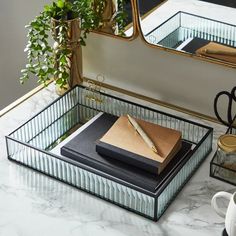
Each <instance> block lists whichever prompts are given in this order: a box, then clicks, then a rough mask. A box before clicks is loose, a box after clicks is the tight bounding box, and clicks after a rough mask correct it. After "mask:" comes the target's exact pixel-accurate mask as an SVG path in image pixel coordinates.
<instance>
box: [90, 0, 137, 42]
mask: <svg viewBox="0 0 236 236" xmlns="http://www.w3.org/2000/svg"><path fill="white" fill-rule="evenodd" d="M94 9H95V11H96V12H97V13H98V15H100V17H101V23H100V26H99V28H98V29H96V31H97V32H103V33H107V34H110V35H116V36H122V37H131V36H132V35H133V16H132V4H131V0H102V1H101V0H94Z"/></svg>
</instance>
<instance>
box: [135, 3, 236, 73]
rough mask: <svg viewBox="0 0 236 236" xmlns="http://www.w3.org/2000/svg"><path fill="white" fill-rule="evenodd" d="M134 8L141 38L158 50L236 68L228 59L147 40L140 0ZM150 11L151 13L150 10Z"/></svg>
mask: <svg viewBox="0 0 236 236" xmlns="http://www.w3.org/2000/svg"><path fill="white" fill-rule="evenodd" d="M167 1H168V0H165V1H164V2H162V3H160V4H159V5H158V6H157V7H155V9H157V8H158V7H160V6H161V5H163V4H164V3H166V2H167ZM134 10H135V18H136V23H137V31H138V34H139V36H140V37H141V40H142V41H143V42H144V43H145V44H146V45H147V46H149V47H152V48H155V49H157V50H162V51H166V52H170V53H174V54H177V55H182V56H185V57H189V58H194V59H197V60H201V61H206V62H210V63H213V64H218V65H221V66H226V67H229V68H233V69H235V68H236V64H234V63H231V62H227V61H223V60H217V59H214V58H211V57H207V56H204V55H196V54H190V53H187V52H183V51H178V50H175V49H172V48H167V47H163V46H160V45H153V44H151V43H149V42H147V40H146V39H145V37H144V35H143V32H142V27H141V22H140V18H141V17H140V14H139V12H140V11H139V4H138V0H134ZM148 13H149V14H150V11H149V12H148Z"/></svg>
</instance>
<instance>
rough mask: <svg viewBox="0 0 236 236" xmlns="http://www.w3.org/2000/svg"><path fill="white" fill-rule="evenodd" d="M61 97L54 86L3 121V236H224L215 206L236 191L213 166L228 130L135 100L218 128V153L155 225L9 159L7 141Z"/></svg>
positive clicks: (0, 158)
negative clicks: (215, 199)
mask: <svg viewBox="0 0 236 236" xmlns="http://www.w3.org/2000/svg"><path fill="white" fill-rule="evenodd" d="M55 97H56V95H55V93H54V90H53V86H51V87H49V88H46V89H44V90H42V91H40V92H39V93H37V94H36V95H34V96H33V97H31V98H29V99H28V100H26V101H25V102H24V103H23V104H21V105H19V106H18V107H16V108H15V109H13V110H12V111H10V112H9V113H7V114H6V115H4V116H2V117H1V118H0V150H1V152H0V236H54V235H55V236H75V235H76V236H78V235H81V236H94V235H96V236H124V235H129V236H134V235H135V236H151V235H152V236H154V235H160V236H189V235H191V236H217V235H221V232H222V229H223V228H224V222H223V219H222V218H220V217H218V216H217V215H216V213H215V212H214V211H213V210H212V208H211V206H210V201H211V198H212V196H213V195H214V194H215V193H216V192H217V191H221V190H225V191H229V192H234V191H235V187H234V186H233V185H229V184H226V183H224V182H221V181H219V180H216V179H213V178H211V177H209V163H210V160H211V159H212V156H213V153H214V150H215V145H216V143H215V141H216V138H217V137H218V136H219V135H220V134H222V133H224V132H225V128H224V127H222V126H221V125H217V124H215V123H211V122H209V121H203V120H200V119H197V118H193V117H191V116H189V115H184V114H182V113H179V112H175V111H171V110H169V109H167V108H163V107H162V108H160V107H159V106H157V105H153V104H149V103H147V102H144V101H139V100H137V99H134V100H136V101H138V102H139V103H142V104H146V105H149V106H152V107H154V108H158V109H162V110H165V111H168V112H169V113H174V114H177V115H178V116H182V117H186V118H188V119H192V120H196V121H198V122H201V123H204V124H206V125H210V126H213V127H214V143H213V149H214V150H213V151H212V153H211V154H210V155H209V156H208V158H207V159H206V160H205V161H204V162H203V164H202V165H201V166H200V168H199V169H198V170H197V172H196V173H195V174H194V176H193V177H192V178H191V179H190V181H189V182H188V183H187V184H186V185H185V187H184V188H183V190H182V191H181V192H180V193H179V194H178V195H177V197H176V199H175V200H174V201H173V202H172V203H171V205H170V206H169V208H168V209H167V210H166V212H165V213H164V215H163V216H162V217H161V219H160V220H159V221H158V222H153V221H151V220H148V219H146V218H143V217H141V216H138V215H136V214H134V213H131V212H128V211H126V210H124V209H122V208H119V207H117V206H115V205H113V204H111V203H108V202H106V201H103V200H101V199H98V198H96V197H94V196H91V195H89V194H87V193H85V192H82V191H80V190H77V189H75V188H73V187H71V186H69V185H66V184H63V183H61V182H59V181H57V180H54V179H52V178H50V177H47V176H45V175H43V174H40V173H36V172H34V171H33V170H31V169H28V168H25V167H23V166H19V165H17V164H15V163H12V162H10V161H8V160H7V155H6V148H5V139H4V136H5V135H7V134H9V133H10V132H11V131H13V130H14V129H15V128H17V127H18V126H19V125H21V124H22V123H23V122H24V121H26V120H27V119H28V118H29V117H31V116H32V115H34V114H35V113H36V112H38V111H39V110H40V109H42V108H44V107H45V106H46V105H47V104H48V103H50V102H51V101H52V100H53V99H54V98H55ZM124 97H126V96H124Z"/></svg>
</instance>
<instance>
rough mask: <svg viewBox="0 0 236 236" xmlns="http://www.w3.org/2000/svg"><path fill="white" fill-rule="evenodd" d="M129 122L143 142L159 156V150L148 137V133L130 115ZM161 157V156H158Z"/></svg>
mask: <svg viewBox="0 0 236 236" xmlns="http://www.w3.org/2000/svg"><path fill="white" fill-rule="evenodd" d="M127 117H128V120H129V122H130V123H131V125H132V126H133V127H134V129H135V130H136V131H137V132H138V133H139V135H140V136H141V138H142V139H143V141H144V142H145V143H146V144H147V145H148V146H149V147H150V148H151V149H152V151H153V152H155V153H157V154H158V151H157V148H156V146H155V144H154V143H153V142H152V140H151V139H150V138H149V137H148V135H147V134H146V132H145V131H144V130H143V129H142V128H141V127H140V125H139V124H138V123H137V122H136V120H135V119H134V118H132V117H131V116H130V115H127ZM158 155H159V154H158Z"/></svg>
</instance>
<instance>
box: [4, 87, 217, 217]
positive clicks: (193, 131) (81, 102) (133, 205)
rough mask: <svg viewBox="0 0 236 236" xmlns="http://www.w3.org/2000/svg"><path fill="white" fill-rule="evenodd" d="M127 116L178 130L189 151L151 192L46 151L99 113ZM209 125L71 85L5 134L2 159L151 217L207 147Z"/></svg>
mask: <svg viewBox="0 0 236 236" xmlns="http://www.w3.org/2000/svg"><path fill="white" fill-rule="evenodd" d="M101 111H102V112H107V113H110V114H113V115H117V116H120V115H123V114H127V113H129V114H130V115H132V116H134V117H136V118H139V119H144V120H147V121H150V122H153V123H156V124H159V125H162V126H165V127H169V128H174V129H177V130H180V131H181V132H182V136H183V139H186V140H188V141H189V142H191V143H193V146H194V148H193V150H192V155H191V156H190V157H189V158H186V159H184V161H183V162H182V163H180V165H179V166H178V168H176V171H175V173H174V174H172V175H170V176H169V177H168V181H165V183H163V185H162V186H161V188H159V189H158V190H157V191H156V192H154V193H153V192H148V191H147V190H144V189H141V188H140V187H138V186H135V185H132V184H130V183H128V182H126V181H124V180H121V179H118V178H115V177H113V176H112V175H108V174H106V173H103V172H101V171H99V170H97V169H95V168H92V167H89V166H86V165H84V164H81V163H79V162H76V161H73V160H71V159H68V158H66V157H62V156H60V155H56V154H54V153H52V151H51V150H52V149H53V148H54V147H56V146H57V145H58V144H59V143H60V142H61V141H62V140H63V139H64V138H65V137H67V136H68V135H69V134H70V133H72V132H73V130H76V128H77V127H78V126H80V125H82V124H84V123H86V122H87V121H88V120H90V119H91V118H93V117H94V116H95V115H97V114H98V113H99V112H101ZM212 136H213V129H212V128H210V127H207V126H204V125H201V124H198V123H196V122H192V121H188V120H186V119H182V118H180V117H176V116H173V115H169V114H167V113H164V112H161V111H158V110H154V109H151V108H148V107H144V106H141V105H138V104H135V103H131V102H129V101H126V100H123V99H120V98H117V97H114V96H111V95H107V94H103V93H99V92H94V91H93V93H91V91H89V90H87V89H86V88H85V87H82V86H76V87H74V88H73V89H72V90H70V91H68V92H67V93H66V94H65V95H63V96H62V97H60V98H58V99H57V100H55V101H54V102H53V103H52V104H50V105H49V106H47V107H46V108H45V109H43V110H42V111H41V112H39V113H38V114H36V115H35V116H34V117H32V118H31V119H30V120H28V121H27V122H26V123H25V124H23V125H22V126H20V127H19V128H17V129H16V130H15V131H13V132H12V133H11V134H9V135H8V136H7V137H6V144H7V153H8V158H9V160H11V161H14V162H16V163H18V164H21V165H24V166H27V167H29V168H32V169H34V170H37V171H39V172H41V173H44V174H46V175H48V176H51V177H54V178H56V179H58V180H60V181H63V182H65V183H67V184H69V185H72V186H74V187H76V188H79V189H81V190H84V191H86V192H88V193H91V194H93V195H96V196H98V197H100V198H102V199H105V200H107V201H109V202H112V203H114V204H116V205H118V206H121V207H123V208H125V209H128V210H130V211H133V212H135V213H137V214H140V215H142V216H145V217H147V218H149V219H152V220H155V221H157V220H158V219H159V218H160V216H161V215H162V214H163V212H164V211H165V210H166V208H167V207H168V205H169V204H170V203H171V201H172V200H173V199H174V197H175V196H176V195H177V193H178V192H179V191H180V190H181V189H182V187H183V186H184V184H185V183H186V182H187V180H188V179H189V178H190V177H191V176H192V174H193V173H194V171H195V170H196V169H197V168H198V166H199V165H200V164H201V162H202V161H203V160H204V159H205V158H206V156H207V155H208V154H209V153H210V152H211V150H212Z"/></svg>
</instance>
